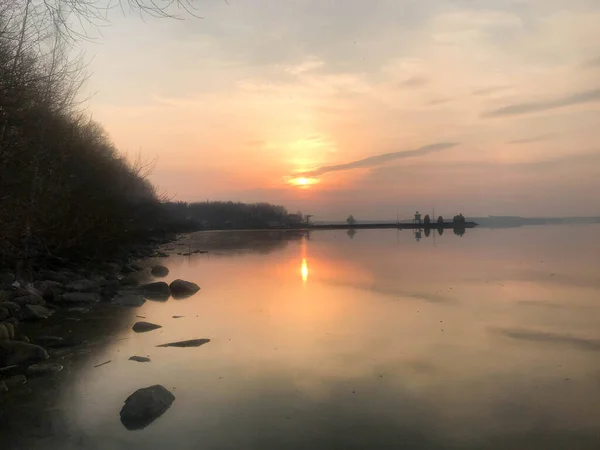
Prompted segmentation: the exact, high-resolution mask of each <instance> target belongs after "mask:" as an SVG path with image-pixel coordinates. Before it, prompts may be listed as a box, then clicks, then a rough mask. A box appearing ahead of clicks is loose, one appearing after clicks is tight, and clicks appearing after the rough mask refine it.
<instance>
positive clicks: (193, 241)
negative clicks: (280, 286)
mask: <svg viewBox="0 0 600 450" xmlns="http://www.w3.org/2000/svg"><path fill="white" fill-rule="evenodd" d="M308 233H309V232H308V231H306V230H274V231H208V232H198V233H193V234H191V235H189V236H188V238H187V239H186V240H184V241H182V242H181V246H180V248H181V249H183V250H184V251H186V252H187V251H188V248H189V249H190V250H191V251H192V252H193V251H194V250H208V251H215V252H216V251H219V252H223V254H232V255H234V254H239V253H261V254H268V253H272V252H274V251H276V250H281V249H283V248H285V247H286V246H287V245H288V243H289V242H290V241H296V242H297V241H300V240H301V239H303V238H304V237H306V236H307V235H308Z"/></svg>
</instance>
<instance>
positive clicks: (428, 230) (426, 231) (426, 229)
mask: <svg viewBox="0 0 600 450" xmlns="http://www.w3.org/2000/svg"><path fill="white" fill-rule="evenodd" d="M424 231H425V237H429V235H430V234H431V230H430V229H429V228H425V230H424Z"/></svg>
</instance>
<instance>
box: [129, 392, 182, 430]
mask: <svg viewBox="0 0 600 450" xmlns="http://www.w3.org/2000/svg"><path fill="white" fill-rule="evenodd" d="M174 401H175V396H174V395H173V394H172V393H170V392H169V391H168V390H167V389H166V388H165V387H164V386H161V385H159V384H156V385H154V386H150V387H147V388H142V389H138V390H137V391H135V392H134V393H133V394H131V395H130V396H129V397H127V400H125V405H123V408H122V409H121V412H120V416H121V423H122V424H123V426H125V428H127V429H128V430H139V429H142V428H145V427H147V426H148V425H150V424H151V423H152V422H153V421H154V420H156V419H157V418H158V417H160V416H161V415H162V414H163V413H164V412H165V411H166V410H167V409H169V407H170V406H171V405H172V404H173V402H174Z"/></svg>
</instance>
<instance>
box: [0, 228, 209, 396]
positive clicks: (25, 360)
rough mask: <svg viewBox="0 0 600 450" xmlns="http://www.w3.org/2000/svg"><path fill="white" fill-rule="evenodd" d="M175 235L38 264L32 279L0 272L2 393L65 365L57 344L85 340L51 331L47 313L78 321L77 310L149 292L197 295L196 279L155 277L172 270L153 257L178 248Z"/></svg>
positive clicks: (118, 303) (136, 300)
mask: <svg viewBox="0 0 600 450" xmlns="http://www.w3.org/2000/svg"><path fill="white" fill-rule="evenodd" d="M176 239H177V236H166V237H164V238H159V239H154V240H153V241H151V242H149V243H148V244H147V245H139V246H136V247H134V248H131V249H128V250H126V251H124V252H123V253H122V255H120V258H119V259H118V260H113V261H104V262H90V263H88V264H85V265H78V264H77V265H76V264H73V263H70V262H69V261H66V260H62V259H59V258H55V259H52V260H50V261H49V262H48V263H47V264H45V265H44V266H43V267H39V268H37V269H36V270H34V272H33V274H32V280H29V281H25V280H21V279H18V278H17V277H16V276H15V274H13V273H11V272H8V271H3V272H0V397H1V396H2V395H3V394H4V393H6V392H8V391H9V390H12V389H18V388H19V386H21V385H23V384H25V383H27V379H28V377H38V376H43V375H45V374H52V373H56V372H59V371H61V370H62V368H63V367H62V365H61V363H60V361H59V360H55V359H56V358H54V357H53V355H54V354H55V353H56V350H57V349H64V348H66V347H76V346H78V345H80V344H82V342H79V341H78V339H74V338H72V337H70V336H56V335H52V334H51V333H47V332H46V331H45V327H44V323H45V322H46V321H48V322H51V321H52V320H48V319H50V318H52V317H54V318H55V319H56V318H57V317H60V320H63V319H64V320H73V321H79V320H81V319H79V318H77V317H76V316H77V315H80V316H81V315H82V314H85V313H86V312H88V311H89V310H90V309H94V308H97V307H98V306H99V305H102V304H109V305H113V306H114V307H116V308H121V307H122V308H131V307H136V306H141V305H142V304H144V302H145V301H146V299H147V298H148V299H153V298H156V299H161V298H169V296H171V295H172V296H173V297H185V296H189V295H193V294H194V293H195V292H196V291H197V290H198V289H199V287H198V286H197V285H195V284H194V283H190V282H186V281H183V280H175V281H174V282H172V283H171V285H169V284H167V283H165V282H162V281H156V278H160V277H164V276H166V275H168V273H169V272H168V269H167V268H166V267H165V266H163V265H159V264H154V265H153V264H151V263H149V261H150V262H151V261H152V259H153V258H166V257H168V256H169V254H168V253H165V251H169V250H175V247H174V244H173V242H174V241H175V240H176ZM169 245H173V246H172V247H169ZM159 248H160V250H159ZM152 280H154V281H152ZM55 322H56V321H55ZM28 330H29V331H32V330H34V331H32V332H33V333H34V334H29V331H28Z"/></svg>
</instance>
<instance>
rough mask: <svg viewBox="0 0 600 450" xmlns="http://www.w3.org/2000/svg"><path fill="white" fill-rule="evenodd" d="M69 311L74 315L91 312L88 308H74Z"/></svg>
mask: <svg viewBox="0 0 600 450" xmlns="http://www.w3.org/2000/svg"><path fill="white" fill-rule="evenodd" d="M67 311H69V312H72V313H78V314H85V313H86V312H89V311H90V310H89V309H88V308H84V307H82V306H75V307H73V308H69V309H67Z"/></svg>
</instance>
